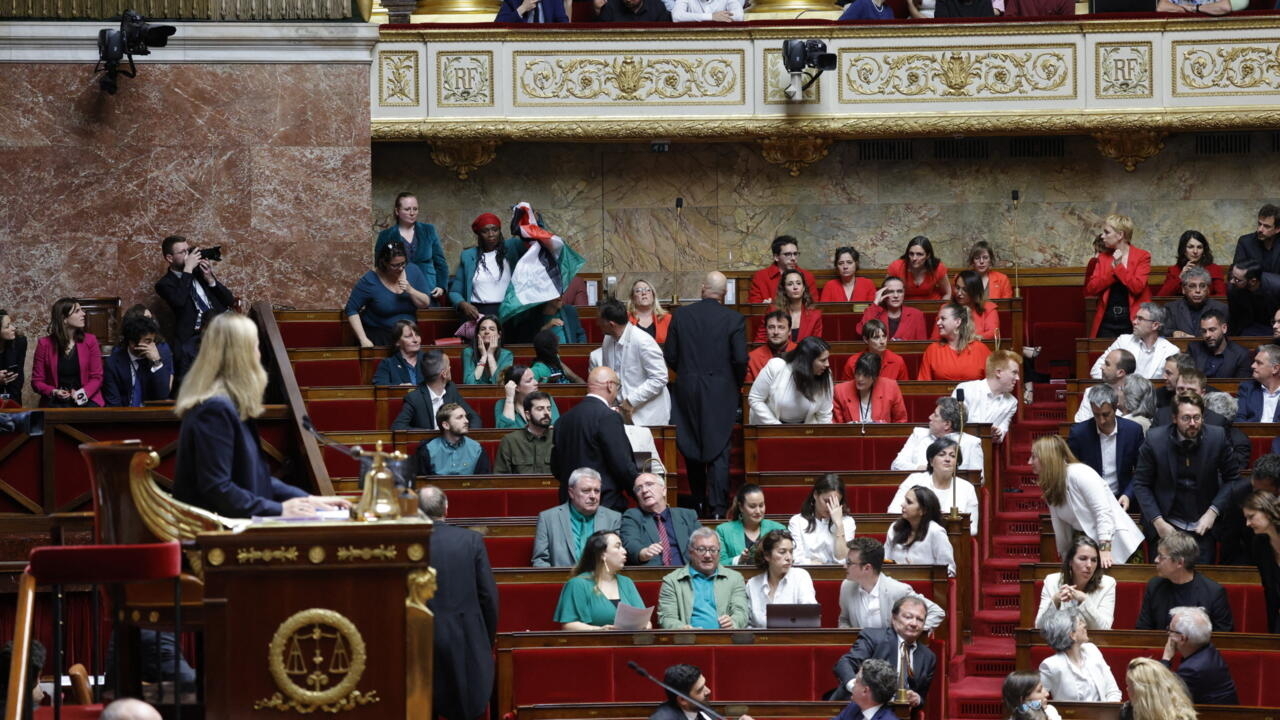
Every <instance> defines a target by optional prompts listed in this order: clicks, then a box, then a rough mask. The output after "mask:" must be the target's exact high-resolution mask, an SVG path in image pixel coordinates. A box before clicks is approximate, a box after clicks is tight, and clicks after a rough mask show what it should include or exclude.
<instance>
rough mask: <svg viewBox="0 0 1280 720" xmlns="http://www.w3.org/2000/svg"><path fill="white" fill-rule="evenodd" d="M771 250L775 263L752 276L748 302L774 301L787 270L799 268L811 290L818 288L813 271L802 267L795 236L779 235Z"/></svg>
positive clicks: (774, 240)
mask: <svg viewBox="0 0 1280 720" xmlns="http://www.w3.org/2000/svg"><path fill="white" fill-rule="evenodd" d="M770 250H771V251H772V252H773V264H772V265H770V266H769V267H766V268H761V269H759V270H757V271H756V272H755V274H753V275H752V276H751V291H750V293H749V294H748V295H747V302H753V303H762V302H772V301H773V299H774V298H775V297H777V295H778V284H779V283H780V282H781V280H782V273H783V271H786V270H799V271H800V274H801V275H804V282H805V285H806V286H807V287H809V288H810V292H812V291H813V290H814V289H817V287H818V281H817V280H815V279H814V277H813V273H811V272H809V271H808V270H805V269H804V268H802V267H800V243H799V242H798V241H796V239H795V238H793V237H791V236H790V235H779V236H778V237H776V238H774V239H773V244H772V245H771V246H770Z"/></svg>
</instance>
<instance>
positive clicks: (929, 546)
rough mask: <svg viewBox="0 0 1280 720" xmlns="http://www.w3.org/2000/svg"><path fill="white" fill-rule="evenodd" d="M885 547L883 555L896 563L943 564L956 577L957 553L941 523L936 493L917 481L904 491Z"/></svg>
mask: <svg viewBox="0 0 1280 720" xmlns="http://www.w3.org/2000/svg"><path fill="white" fill-rule="evenodd" d="M884 550H885V553H884V557H885V559H886V560H892V561H893V562H895V563H898V564H899V565H946V566H947V575H948V576H949V577H955V574H956V556H955V553H954V552H953V551H952V550H951V541H950V540H948V539H947V530H946V528H944V527H942V508H941V507H940V506H939V505H938V496H937V495H935V494H933V491H932V490H930V489H929V488H927V487H924V486H923V485H917V486H915V487H913V488H911V489H910V490H908V491H907V492H906V494H905V495H904V496H903V499H902V518H901V519H900V520H896V521H894V523H893V525H892V526H890V527H889V534H888V535H887V536H886V537H885V541H884Z"/></svg>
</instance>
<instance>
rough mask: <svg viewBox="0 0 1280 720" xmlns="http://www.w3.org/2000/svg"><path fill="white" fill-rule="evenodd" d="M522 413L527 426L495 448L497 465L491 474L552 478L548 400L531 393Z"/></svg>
mask: <svg viewBox="0 0 1280 720" xmlns="http://www.w3.org/2000/svg"><path fill="white" fill-rule="evenodd" d="M524 413H525V416H526V417H528V418H529V422H528V423H527V424H526V425H525V426H524V427H522V428H520V429H519V430H512V431H511V432H509V433H507V434H506V436H505V437H503V438H502V442H501V443H499V444H498V463H497V465H496V466H495V469H494V472H496V473H498V474H500V475H510V474H513V473H517V474H520V475H550V474H551V435H552V433H553V432H554V429H553V428H552V427H551V396H550V395H548V394H546V393H544V392H541V391H539V392H531V393H529V394H528V395H526V396H525V398H524Z"/></svg>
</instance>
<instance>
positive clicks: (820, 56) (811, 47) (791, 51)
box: [782, 40, 836, 100]
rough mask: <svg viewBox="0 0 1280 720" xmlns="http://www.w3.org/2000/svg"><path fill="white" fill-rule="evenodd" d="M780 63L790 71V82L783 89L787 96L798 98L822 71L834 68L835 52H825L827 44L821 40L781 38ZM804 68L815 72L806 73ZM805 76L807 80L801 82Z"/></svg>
mask: <svg viewBox="0 0 1280 720" xmlns="http://www.w3.org/2000/svg"><path fill="white" fill-rule="evenodd" d="M782 65H783V67H785V68H786V69H787V72H789V73H791V83H790V84H789V85H787V88H786V91H785V92H786V94H787V97H789V98H791V99H792V100H799V99H800V97H801V96H802V95H804V91H805V90H808V89H809V86H810V85H813V84H814V83H815V82H817V80H818V77H819V76H820V75H822V73H823V72H824V71H826V70H835V69H836V54H835V53H829V52H827V44H826V43H824V42H822V41H821V40H783V41H782ZM805 68H814V69H815V70H817V72H815V73H813V74H812V75H808V74H807V73H805V71H804V69H805ZM806 77H808V82H803V81H804V80H805V78H806ZM802 83H803V84H802Z"/></svg>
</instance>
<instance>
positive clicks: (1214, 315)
mask: <svg viewBox="0 0 1280 720" xmlns="http://www.w3.org/2000/svg"><path fill="white" fill-rule="evenodd" d="M1229 330H1230V326H1228V324H1227V314H1226V313H1225V312H1223V311H1222V310H1216V309H1213V310H1206V311H1205V313H1204V314H1203V315H1201V316H1200V338H1201V340H1200V341H1199V342H1193V343H1191V344H1190V345H1188V346H1187V350H1188V351H1190V353H1191V357H1193V358H1195V361H1196V367H1198V368H1200V372H1202V373H1204V375H1205V377H1209V378H1241V377H1248V376H1249V360H1250V358H1249V351H1248V350H1245V349H1244V347H1243V346H1242V345H1240V343H1237V342H1232V340H1231V338H1229V337H1227V333H1228V331H1229Z"/></svg>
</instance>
